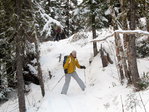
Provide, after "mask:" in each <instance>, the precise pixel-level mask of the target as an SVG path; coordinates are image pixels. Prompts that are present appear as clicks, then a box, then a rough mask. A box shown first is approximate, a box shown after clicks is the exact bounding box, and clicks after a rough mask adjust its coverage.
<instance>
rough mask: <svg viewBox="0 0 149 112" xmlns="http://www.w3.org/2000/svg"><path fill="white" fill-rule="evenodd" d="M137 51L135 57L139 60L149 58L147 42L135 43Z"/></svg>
mask: <svg viewBox="0 0 149 112" xmlns="http://www.w3.org/2000/svg"><path fill="white" fill-rule="evenodd" d="M136 49H137V57H139V58H145V57H149V40H148V39H146V40H142V41H140V42H138V43H137V45H136Z"/></svg>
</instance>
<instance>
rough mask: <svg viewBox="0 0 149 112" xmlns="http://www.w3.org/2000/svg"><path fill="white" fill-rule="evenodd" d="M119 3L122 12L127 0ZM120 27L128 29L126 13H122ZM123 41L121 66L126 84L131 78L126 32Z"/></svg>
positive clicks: (121, 0) (124, 9)
mask: <svg viewBox="0 0 149 112" xmlns="http://www.w3.org/2000/svg"><path fill="white" fill-rule="evenodd" d="M120 3H121V11H122V12H124V11H126V9H127V5H126V4H127V0H120ZM121 21H122V27H123V30H128V27H127V14H126V15H123V17H122V20H121ZM123 43H124V50H123V68H124V74H125V77H126V78H127V80H128V84H131V83H132V80H131V77H130V76H131V75H130V70H129V67H128V65H127V54H128V37H127V34H123Z"/></svg>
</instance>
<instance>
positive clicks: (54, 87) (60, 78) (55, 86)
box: [51, 75, 65, 92]
mask: <svg viewBox="0 0 149 112" xmlns="http://www.w3.org/2000/svg"><path fill="white" fill-rule="evenodd" d="M64 76H65V75H63V76H62V77H61V78H60V79H59V81H58V82H57V83H56V84H55V86H53V88H52V89H51V92H52V91H53V90H54V88H55V87H56V86H57V84H58V83H59V82H60V81H61V80H62V79H63V77H64Z"/></svg>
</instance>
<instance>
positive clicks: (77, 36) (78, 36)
mask: <svg viewBox="0 0 149 112" xmlns="http://www.w3.org/2000/svg"><path fill="white" fill-rule="evenodd" d="M85 38H88V36H87V35H86V34H85V33H79V32H78V33H75V34H74V35H73V36H72V39H71V42H75V41H78V40H80V39H85Z"/></svg>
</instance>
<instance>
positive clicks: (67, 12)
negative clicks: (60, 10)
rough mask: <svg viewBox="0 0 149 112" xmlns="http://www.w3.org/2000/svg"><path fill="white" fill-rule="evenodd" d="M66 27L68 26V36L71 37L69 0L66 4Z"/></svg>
mask: <svg viewBox="0 0 149 112" xmlns="http://www.w3.org/2000/svg"><path fill="white" fill-rule="evenodd" d="M66 16H67V18H66V25H67V36H68V37H69V29H70V25H69V0H67V3H66Z"/></svg>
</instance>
